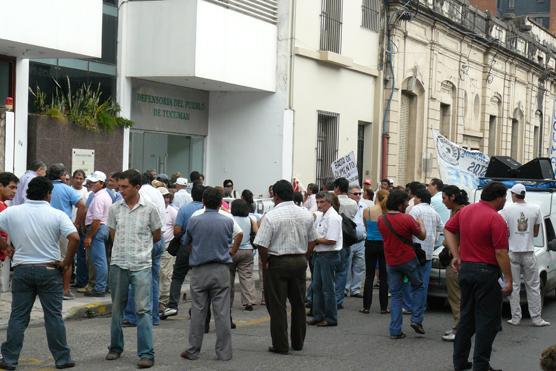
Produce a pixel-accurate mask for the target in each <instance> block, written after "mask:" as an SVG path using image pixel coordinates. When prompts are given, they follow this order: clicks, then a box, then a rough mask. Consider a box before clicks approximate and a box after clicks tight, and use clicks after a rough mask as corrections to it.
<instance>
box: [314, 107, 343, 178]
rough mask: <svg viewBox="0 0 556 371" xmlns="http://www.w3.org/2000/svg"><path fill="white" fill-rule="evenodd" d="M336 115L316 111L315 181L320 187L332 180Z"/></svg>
mask: <svg viewBox="0 0 556 371" xmlns="http://www.w3.org/2000/svg"><path fill="white" fill-rule="evenodd" d="M338 117H339V115H338V114H337V113H333V112H324V111H318V124H317V148H316V149H317V164H316V165H317V169H316V170H317V171H316V174H317V176H316V181H317V184H318V185H319V186H320V187H322V186H323V185H324V184H326V182H327V181H328V180H329V179H331V178H332V169H331V168H330V164H332V162H333V161H335V160H336V159H337V158H338Z"/></svg>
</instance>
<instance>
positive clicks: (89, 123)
mask: <svg viewBox="0 0 556 371" xmlns="http://www.w3.org/2000/svg"><path fill="white" fill-rule="evenodd" d="M52 80H53V83H54V85H55V87H54V93H53V94H52V97H51V101H50V103H47V102H46V101H47V96H46V93H45V92H44V91H42V90H41V89H40V87H38V86H37V88H36V89H35V90H34V91H33V89H31V88H29V91H30V92H31V95H32V96H33V97H34V103H35V107H36V108H37V111H38V113H40V114H43V115H47V116H49V117H51V118H53V119H54V120H56V121H58V122H60V123H67V122H68V121H71V122H73V123H75V124H76V125H79V126H81V127H83V128H85V129H87V130H90V131H94V132H98V131H100V130H106V131H110V130H113V129H115V128H128V127H131V126H132V125H133V122H132V121H131V120H128V119H126V118H123V117H120V116H119V115H118V114H119V112H120V106H119V105H118V103H117V102H116V101H115V100H114V99H113V98H112V97H110V98H108V99H107V100H104V101H103V100H102V99H101V96H102V92H101V91H100V83H99V84H98V85H97V86H96V88H93V86H92V85H91V84H90V83H89V84H86V83H84V84H83V85H81V86H80V87H79V88H78V89H77V90H75V92H73V93H72V89H71V84H70V79H69V77H66V81H67V89H66V90H64V89H63V88H62V86H61V85H60V83H59V82H58V81H57V80H56V79H52Z"/></svg>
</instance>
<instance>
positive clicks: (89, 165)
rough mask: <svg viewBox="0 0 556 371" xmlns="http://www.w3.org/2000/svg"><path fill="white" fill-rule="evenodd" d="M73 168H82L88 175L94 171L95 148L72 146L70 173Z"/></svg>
mask: <svg viewBox="0 0 556 371" xmlns="http://www.w3.org/2000/svg"><path fill="white" fill-rule="evenodd" d="M75 170H83V171H84V172H85V175H87V176H89V175H91V174H92V173H93V171H95V150H94V149H79V148H72V150H71V173H72V174H73V172H74V171H75Z"/></svg>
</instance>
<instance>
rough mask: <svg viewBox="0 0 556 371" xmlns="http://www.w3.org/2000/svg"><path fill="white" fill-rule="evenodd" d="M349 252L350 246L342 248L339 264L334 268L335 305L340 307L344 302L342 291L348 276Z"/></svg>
mask: <svg viewBox="0 0 556 371" xmlns="http://www.w3.org/2000/svg"><path fill="white" fill-rule="evenodd" d="M350 252H351V248H350V246H344V247H343V248H342V249H341V250H340V251H339V253H340V262H339V263H338V266H337V268H336V272H335V273H336V276H335V278H334V284H335V288H336V305H342V304H343V302H344V296H345V293H344V289H345V287H346V281H347V275H348V268H349V266H348V263H349V254H350Z"/></svg>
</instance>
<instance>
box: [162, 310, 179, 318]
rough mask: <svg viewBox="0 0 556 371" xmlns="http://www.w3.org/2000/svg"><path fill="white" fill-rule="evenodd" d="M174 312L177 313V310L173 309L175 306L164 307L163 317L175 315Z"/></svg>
mask: <svg viewBox="0 0 556 371" xmlns="http://www.w3.org/2000/svg"><path fill="white" fill-rule="evenodd" d="M176 314H178V310H177V309H175V308H166V309H164V316H165V317H171V316H175V315H176Z"/></svg>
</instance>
